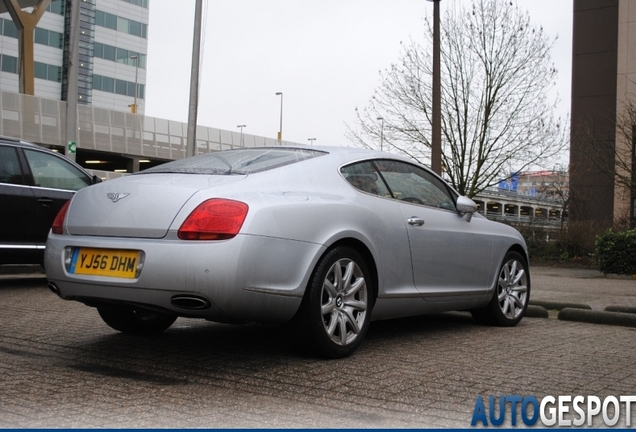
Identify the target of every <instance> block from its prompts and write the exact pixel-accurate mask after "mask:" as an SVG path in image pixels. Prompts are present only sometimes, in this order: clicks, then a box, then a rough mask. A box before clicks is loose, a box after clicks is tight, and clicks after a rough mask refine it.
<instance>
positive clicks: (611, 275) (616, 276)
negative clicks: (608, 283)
mask: <svg viewBox="0 0 636 432" xmlns="http://www.w3.org/2000/svg"><path fill="white" fill-rule="evenodd" d="M605 278H606V279H618V280H636V274H635V275H624V274H616V273H607V274H606V275H605Z"/></svg>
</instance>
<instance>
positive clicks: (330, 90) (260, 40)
mask: <svg viewBox="0 0 636 432" xmlns="http://www.w3.org/2000/svg"><path fill="white" fill-rule="evenodd" d="M451 1H460V0H443V1H441V3H440V8H441V12H442V17H443V13H444V7H445V6H446V5H447V4H449V3H450V2H451ZM461 1H466V2H467V1H468V0H461ZM516 2H517V4H518V5H519V6H520V7H521V8H523V9H526V10H527V11H528V12H529V13H530V17H531V20H532V22H533V24H536V25H541V26H543V28H544V30H545V31H546V33H547V34H548V36H550V37H551V38H554V37H558V39H557V41H556V44H555V47H554V50H553V53H552V58H553V61H554V63H555V65H556V67H557V69H558V71H559V76H558V82H557V90H558V93H559V97H560V99H561V103H560V106H559V113H558V114H559V115H560V116H562V117H564V116H567V115H568V113H569V107H570V75H571V52H572V0H517V1H516ZM175 5H176V2H174V1H172V0H151V2H150V21H149V36H148V70H147V73H148V75H147V84H146V85H147V93H146V95H147V100H146V115H149V116H153V117H159V118H165V119H170V120H177V121H181V122H187V119H188V97H189V85H190V70H191V68H190V65H191V55H192V34H193V33H192V32H193V20H194V0H187V1H180V2H178V7H176V6H175ZM432 12H433V4H432V3H430V2H429V1H426V0H302V1H299V0H267V1H262V0H204V41H203V46H202V56H203V66H202V72H201V74H202V75H201V87H200V96H199V114H198V124H200V125H204V126H210V127H217V128H221V129H227V130H232V131H238V129H237V127H236V126H237V125H239V124H245V125H247V127H246V128H245V129H244V132H245V133H249V134H253V135H262V136H268V137H272V138H275V137H276V133H277V131H278V127H279V116H280V97H279V96H276V95H275V93H276V92H283V97H284V101H283V139H284V140H289V141H295V142H298V143H305V144H306V143H308V141H307V139H308V138H316V139H317V140H316V142H315V143H316V144H322V145H350V142H349V141H348V140H347V139H346V138H345V137H344V133H345V123H350V124H352V123H354V119H355V111H354V110H355V108H356V107H359V108H363V107H364V106H365V105H366V104H367V102H368V101H369V99H370V97H371V96H372V94H373V91H374V89H375V88H376V86H377V84H378V81H379V71H380V70H382V69H385V68H387V67H388V66H390V64H391V63H392V62H395V61H397V60H398V58H399V54H400V41H408V40H409V39H410V38H412V39H415V40H418V39H420V40H421V35H422V32H423V18H424V17H425V16H426V15H427V14H428V15H432ZM442 25H443V23H442Z"/></svg>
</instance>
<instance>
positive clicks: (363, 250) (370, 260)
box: [318, 237, 379, 304]
mask: <svg viewBox="0 0 636 432" xmlns="http://www.w3.org/2000/svg"><path fill="white" fill-rule="evenodd" d="M337 247H350V248H351V249H354V250H355V251H356V252H358V253H359V254H360V255H362V258H363V259H364V262H365V264H366V265H367V267H368V269H369V272H370V273H371V279H372V280H371V282H372V289H373V303H374V304H375V301H376V299H377V297H378V291H379V289H378V267H377V265H376V262H375V258H374V257H373V254H372V253H371V250H370V249H369V248H368V247H367V245H365V244H364V242H362V241H360V240H358V239H355V238H352V237H346V238H342V239H339V240H337V241H336V242H334V243H333V244H331V245H330V246H329V247H328V248H327V250H326V251H325V252H324V253H323V254H322V255H321V257H320V259H319V260H318V262H320V260H321V259H322V257H324V256H325V255H327V254H328V253H329V252H331V251H332V250H333V249H335V248H337Z"/></svg>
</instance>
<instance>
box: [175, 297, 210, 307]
mask: <svg viewBox="0 0 636 432" xmlns="http://www.w3.org/2000/svg"><path fill="white" fill-rule="evenodd" d="M170 302H171V303H172V305H173V306H176V307H178V308H181V309H188V310H203V309H208V308H209V307H210V306H211V304H210V302H209V301H208V300H206V299H204V298H202V297H197V296H193V295H176V296H174V297H172V299H171V300H170Z"/></svg>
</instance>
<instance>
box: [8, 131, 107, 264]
mask: <svg viewBox="0 0 636 432" xmlns="http://www.w3.org/2000/svg"><path fill="white" fill-rule="evenodd" d="M100 181H101V179H100V178H99V177H97V176H92V175H91V174H90V173H88V172H87V171H86V170H84V169H83V168H82V167H80V166H79V165H77V164H76V163H75V162H73V161H70V160H69V159H67V158H66V157H64V156H61V155H59V154H57V153H55V152H53V151H51V150H48V149H46V148H43V147H40V146H38V145H36V144H33V143H30V142H26V141H22V140H19V139H15V138H8V137H1V136H0V264H41V263H42V262H43V259H44V248H45V246H46V238H47V236H48V233H49V230H50V228H51V225H52V224H53V220H54V219H55V216H56V215H57V212H58V211H59V210H60V208H61V207H62V206H63V205H64V203H66V201H68V200H69V199H71V198H72V197H73V194H75V191H77V190H79V189H82V188H84V187H86V186H89V185H91V184H94V183H98V182H100Z"/></svg>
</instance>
